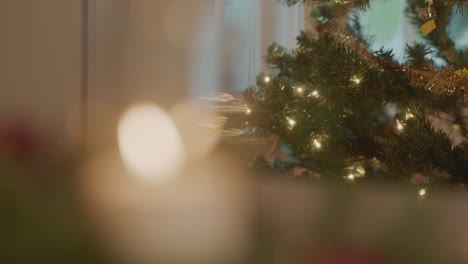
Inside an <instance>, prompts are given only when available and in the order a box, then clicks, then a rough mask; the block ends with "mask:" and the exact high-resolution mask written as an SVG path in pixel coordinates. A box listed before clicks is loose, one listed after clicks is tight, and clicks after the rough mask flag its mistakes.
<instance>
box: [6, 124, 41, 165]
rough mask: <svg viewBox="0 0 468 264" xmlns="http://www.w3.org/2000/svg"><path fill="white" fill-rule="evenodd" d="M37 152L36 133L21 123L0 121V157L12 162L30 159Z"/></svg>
mask: <svg viewBox="0 0 468 264" xmlns="http://www.w3.org/2000/svg"><path fill="white" fill-rule="evenodd" d="M37 150H38V139H37V136H36V133H34V131H33V129H31V127H30V126H29V125H27V124H26V123H24V122H21V121H0V157H2V156H3V157H5V156H6V157H7V158H12V159H13V160H20V161H21V160H26V159H29V158H32V157H33V156H34V155H35V154H36V153H37Z"/></svg>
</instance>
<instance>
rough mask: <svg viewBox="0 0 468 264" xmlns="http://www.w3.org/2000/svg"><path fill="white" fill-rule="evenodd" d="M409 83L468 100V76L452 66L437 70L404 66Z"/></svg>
mask: <svg viewBox="0 0 468 264" xmlns="http://www.w3.org/2000/svg"><path fill="white" fill-rule="evenodd" d="M404 71H405V72H407V73H408V77H409V80H410V85H411V86H414V87H420V88H424V89H427V90H429V91H431V92H433V93H436V94H446V95H451V96H456V97H459V98H462V99H463V100H464V101H468V77H465V76H464V75H463V70H460V71H455V70H454V69H453V68H452V67H447V68H445V69H444V70H438V69H436V68H433V67H421V68H413V67H411V66H406V67H405V68H404Z"/></svg>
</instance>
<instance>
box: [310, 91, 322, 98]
mask: <svg viewBox="0 0 468 264" xmlns="http://www.w3.org/2000/svg"><path fill="white" fill-rule="evenodd" d="M312 96H313V97H317V98H318V97H319V92H318V91H317V90H315V91H313V92H311V93H310V94H309V95H308V97H312Z"/></svg>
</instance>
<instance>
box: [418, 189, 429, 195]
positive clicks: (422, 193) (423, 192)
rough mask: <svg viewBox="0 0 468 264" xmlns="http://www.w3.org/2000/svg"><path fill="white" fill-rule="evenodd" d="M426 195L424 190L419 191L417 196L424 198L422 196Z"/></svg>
mask: <svg viewBox="0 0 468 264" xmlns="http://www.w3.org/2000/svg"><path fill="white" fill-rule="evenodd" d="M426 194H427V192H426V189H421V190H419V196H420V197H424V196H426Z"/></svg>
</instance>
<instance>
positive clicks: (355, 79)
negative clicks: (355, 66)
mask: <svg viewBox="0 0 468 264" xmlns="http://www.w3.org/2000/svg"><path fill="white" fill-rule="evenodd" d="M351 81H352V82H354V83H355V84H360V83H361V79H359V78H358V77H357V76H356V75H355V76H353V77H352V78H351Z"/></svg>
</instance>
